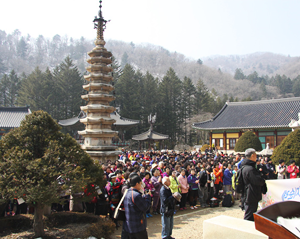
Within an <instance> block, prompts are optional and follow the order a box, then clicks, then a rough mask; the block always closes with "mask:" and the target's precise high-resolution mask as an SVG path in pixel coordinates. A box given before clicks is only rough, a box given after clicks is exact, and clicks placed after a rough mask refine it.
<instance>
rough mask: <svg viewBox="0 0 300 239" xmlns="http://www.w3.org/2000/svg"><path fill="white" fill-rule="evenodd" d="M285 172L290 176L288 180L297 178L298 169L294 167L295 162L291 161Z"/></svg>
mask: <svg viewBox="0 0 300 239" xmlns="http://www.w3.org/2000/svg"><path fill="white" fill-rule="evenodd" d="M287 171H288V173H289V174H290V178H297V174H298V173H299V167H298V166H296V162H295V160H293V159H292V160H291V165H290V166H288V170H287Z"/></svg>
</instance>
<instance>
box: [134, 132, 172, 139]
mask: <svg viewBox="0 0 300 239" xmlns="http://www.w3.org/2000/svg"><path fill="white" fill-rule="evenodd" d="M168 138H169V135H165V134H160V133H157V132H155V131H153V130H151V129H149V130H148V131H146V132H144V133H141V134H137V135H133V136H132V139H133V140H138V141H144V140H148V139H152V140H164V139H168Z"/></svg>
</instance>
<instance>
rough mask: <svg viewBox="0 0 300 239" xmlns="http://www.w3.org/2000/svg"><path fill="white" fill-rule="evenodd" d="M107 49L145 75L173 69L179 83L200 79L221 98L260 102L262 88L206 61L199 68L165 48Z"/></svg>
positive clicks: (273, 93)
mask: <svg viewBox="0 0 300 239" xmlns="http://www.w3.org/2000/svg"><path fill="white" fill-rule="evenodd" d="M106 47H107V49H108V50H110V51H111V52H112V53H113V55H114V57H115V58H116V59H117V60H118V62H119V63H120V64H121V65H125V64H126V63H129V64H131V65H132V66H134V68H135V69H139V70H140V71H141V72H142V73H146V72H147V71H149V72H150V73H151V74H152V75H153V76H155V77H158V78H160V79H161V78H162V77H163V76H164V74H165V73H166V72H167V70H168V69H169V68H170V67H172V68H173V69H174V70H175V72H176V73H177V75H178V76H179V78H180V79H183V78H184V77H185V76H187V77H189V78H191V79H192V81H193V83H194V84H196V83H197V81H198V80H199V79H201V80H202V81H203V82H204V84H205V85H206V86H207V88H208V89H209V90H212V89H215V90H216V92H217V93H218V95H220V96H223V95H224V94H227V95H228V96H229V97H230V96H232V97H233V98H236V97H238V98H239V99H240V100H241V99H244V98H248V97H251V98H252V99H257V100H258V99H261V98H262V90H261V89H260V85H258V84H253V83H252V82H251V81H249V80H243V81H240V80H235V79H234V78H233V74H232V73H228V72H226V71H223V70H222V69H216V68H214V67H212V66H209V65H208V64H207V63H206V61H203V62H204V63H203V64H200V63H199V62H198V61H195V60H192V59H189V58H186V57H185V56H184V55H183V54H180V53H177V52H170V51H168V50H166V49H164V48H163V47H160V46H155V45H151V44H139V45H135V44H134V43H125V42H122V41H113V40H110V41H108V42H107V44H106ZM266 87H267V92H268V95H267V98H276V97H277V96H278V92H277V89H276V88H275V87H273V86H266Z"/></svg>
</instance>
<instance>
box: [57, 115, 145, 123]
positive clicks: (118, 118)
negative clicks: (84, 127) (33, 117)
mask: <svg viewBox="0 0 300 239" xmlns="http://www.w3.org/2000/svg"><path fill="white" fill-rule="evenodd" d="M85 117H86V114H79V116H77V117H74V118H70V119H65V120H60V121H59V122H58V124H59V125H61V126H71V125H75V124H76V123H77V122H78V121H79V120H80V119H84V118H85ZM110 118H112V119H114V120H115V121H116V122H115V123H114V124H113V125H115V126H132V125H137V124H139V123H140V121H139V120H133V119H127V118H124V117H122V116H121V115H119V114H118V113H117V112H113V113H111V114H110Z"/></svg>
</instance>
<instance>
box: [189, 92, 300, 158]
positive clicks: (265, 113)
mask: <svg viewBox="0 0 300 239" xmlns="http://www.w3.org/2000/svg"><path fill="white" fill-rule="evenodd" d="M299 112H300V97H294V98H283V99H272V100H261V101H247V102H227V103H226V104H225V105H224V107H223V108H222V109H221V110H220V111H219V113H217V114H216V116H215V117H213V118H212V119H211V120H208V121H205V122H200V123H194V124H193V128H195V129H198V130H205V131H209V132H210V137H209V143H210V145H213V144H214V145H215V147H216V148H217V149H218V150H224V151H225V152H228V151H233V150H234V147H235V144H236V142H237V141H238V139H239V138H240V137H241V136H242V134H243V133H244V132H245V131H249V130H251V131H253V133H255V134H256V135H257V136H258V137H259V140H260V142H261V144H262V148H263V149H265V148H266V145H267V144H269V147H270V149H274V148H275V147H276V146H278V145H280V143H281V142H282V140H283V139H284V138H285V137H286V136H287V135H288V134H289V133H290V132H291V131H292V130H291V127H289V123H290V122H291V119H297V118H298V113H299Z"/></svg>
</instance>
